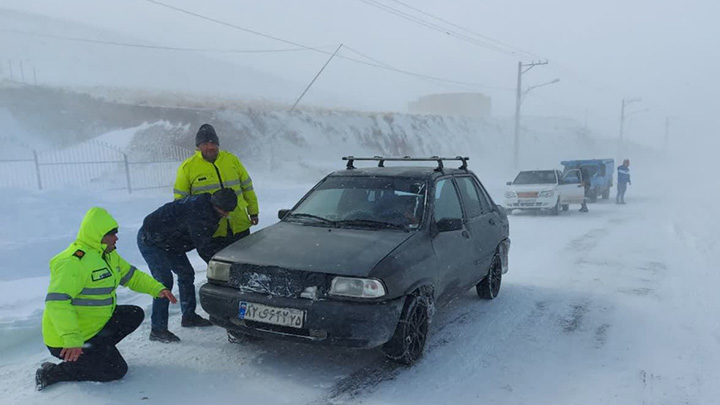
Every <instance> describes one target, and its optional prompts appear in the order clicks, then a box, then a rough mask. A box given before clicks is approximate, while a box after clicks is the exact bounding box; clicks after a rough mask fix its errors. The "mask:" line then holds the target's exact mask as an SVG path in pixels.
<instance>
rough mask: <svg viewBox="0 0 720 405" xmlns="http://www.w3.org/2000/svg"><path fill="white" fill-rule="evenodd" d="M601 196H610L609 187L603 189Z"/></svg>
mask: <svg viewBox="0 0 720 405" xmlns="http://www.w3.org/2000/svg"><path fill="white" fill-rule="evenodd" d="M602 198H603V200H607V199H608V198H610V189H609V188H608V189H606V190H605V191H603V193H602Z"/></svg>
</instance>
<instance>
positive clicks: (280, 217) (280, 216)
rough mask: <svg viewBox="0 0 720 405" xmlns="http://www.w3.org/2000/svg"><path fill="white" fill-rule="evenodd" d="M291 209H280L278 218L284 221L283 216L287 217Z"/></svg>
mask: <svg viewBox="0 0 720 405" xmlns="http://www.w3.org/2000/svg"><path fill="white" fill-rule="evenodd" d="M288 212H290V210H280V211H278V219H279V220H281V221H282V219H283V218H285V215H287V214H288Z"/></svg>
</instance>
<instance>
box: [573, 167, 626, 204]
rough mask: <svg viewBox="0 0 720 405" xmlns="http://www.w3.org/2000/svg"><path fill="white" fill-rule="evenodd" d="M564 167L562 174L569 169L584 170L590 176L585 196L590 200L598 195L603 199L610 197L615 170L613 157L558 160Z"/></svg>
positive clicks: (594, 199) (592, 200) (595, 198)
mask: <svg viewBox="0 0 720 405" xmlns="http://www.w3.org/2000/svg"><path fill="white" fill-rule="evenodd" d="M560 164H562V165H563V166H564V167H565V169H564V170H563V173H564V174H567V172H569V171H571V170H581V171H585V172H586V173H587V174H588V176H589V177H590V188H589V189H588V191H587V195H586V197H587V198H588V199H589V200H590V201H591V202H595V201H597V199H598V197H599V196H602V198H603V199H604V200H607V199H608V198H610V189H611V188H612V186H613V173H614V171H615V160H613V159H585V160H565V161H562V162H560Z"/></svg>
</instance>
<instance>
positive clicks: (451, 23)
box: [390, 0, 543, 59]
mask: <svg viewBox="0 0 720 405" xmlns="http://www.w3.org/2000/svg"><path fill="white" fill-rule="evenodd" d="M390 1H392V2H395V3H397V4H400V5H402V6H405V7H407V8H409V9H411V10H414V11H416V12H418V13H420V14H422V15H425V16H427V17H430V18H433V19H435V20H437V21H440V22H443V23H445V24H447V25H449V26H451V27H454V28H457V29H459V30H461V31H464V32H466V33H468V34H471V35H474V36H476V37H478V38H482V39H484V40H486V41H490V42H494V43H496V44H498V45H500V46H504V47H505V48H508V49H510V50H512V51H515V52H516V53H518V54H525V55H527V56H530V57H532V58H539V59H543V57H541V56H538V55H535V54H533V53H532V52H528V51H525V50H522V49H520V48H517V47H514V46H512V45H508V44H506V43H504V42H502V41H498V40H497V39H494V38H491V37H488V36H486V35H483V34H479V33H477V32H475V31H473V30H470V29H468V28H465V27H463V26H461V25H458V24H455V23H453V22H452V21H448V20H446V19H444V18H441V17H438V16H436V15H434V14H431V13H428V12H426V11H423V10H421V9H419V8H417V7H414V6H411V5H409V4H407V3H404V2H402V1H400V0H390Z"/></svg>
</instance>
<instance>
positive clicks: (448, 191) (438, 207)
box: [434, 179, 463, 221]
mask: <svg viewBox="0 0 720 405" xmlns="http://www.w3.org/2000/svg"><path fill="white" fill-rule="evenodd" d="M434 214H435V220H436V221H439V220H441V219H443V218H450V219H462V217H463V215H462V208H461V207H460V199H459V198H458V195H457V191H455V186H454V185H453V183H452V180H451V179H442V180H439V181H438V182H437V183H436V184H435V204H434Z"/></svg>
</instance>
